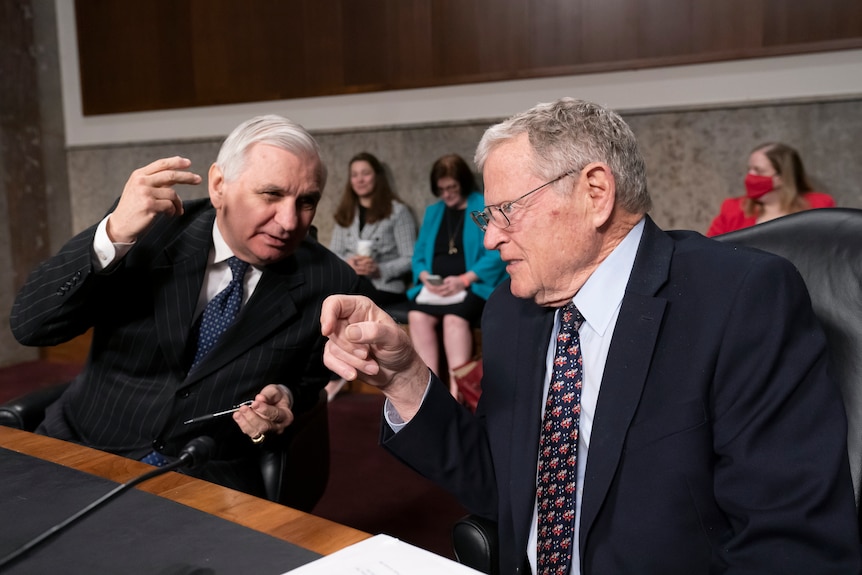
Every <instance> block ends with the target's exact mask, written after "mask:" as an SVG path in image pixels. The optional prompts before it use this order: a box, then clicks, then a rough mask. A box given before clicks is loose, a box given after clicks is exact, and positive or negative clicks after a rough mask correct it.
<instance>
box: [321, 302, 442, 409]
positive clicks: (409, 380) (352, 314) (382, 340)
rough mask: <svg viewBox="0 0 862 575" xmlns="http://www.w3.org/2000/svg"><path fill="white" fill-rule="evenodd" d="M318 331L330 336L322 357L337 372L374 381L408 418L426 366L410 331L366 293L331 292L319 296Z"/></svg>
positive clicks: (424, 383) (416, 404) (425, 378)
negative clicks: (321, 298) (324, 298)
mask: <svg viewBox="0 0 862 575" xmlns="http://www.w3.org/2000/svg"><path fill="white" fill-rule="evenodd" d="M320 328H321V333H322V334H323V335H324V336H325V337H328V338H329V341H328V342H327V343H326V347H325V349H324V353H323V363H325V364H326V366H327V367H328V368H329V369H331V370H332V371H334V372H335V373H337V374H338V375H339V376H341V377H343V378H345V379H347V380H350V381H352V380H354V379H357V378H358V377H361V378H362V381H364V382H366V383H369V384H371V385H374V386H376V387H378V388H379V389H380V390H381V391H382V392H383V393H384V394H386V396H387V397H388V398H389V400H390V401H391V402H392V404H393V406H394V407H395V409H396V410H397V411H398V413H399V414H400V415H401V417H402V418H404V420H405V421H407V420H409V419H410V418H411V417H412V416H413V414H415V413H416V410H418V408H419V405H420V404H421V401H422V396H423V395H424V393H425V388H426V387H427V384H428V378H429V375H428V368H427V367H426V366H425V364H424V363H423V362H422V360H421V359H420V358H419V354H418V353H416V350H415V349H413V345H412V344H411V342H410V336H408V335H407V333H406V332H405V331H404V330H403V329H402V328H401V327H399V326H398V324H396V323H395V321H394V320H393V319H392V317H390V315H389V314H388V313H386V312H385V311H383V310H382V309H380V308H379V307H377V306H376V305H374V303H373V302H372V301H371V300H370V299H368V298H367V297H364V296H349V295H333V296H329V297H328V298H326V300H324V302H323V309H322V310H321V314H320Z"/></svg>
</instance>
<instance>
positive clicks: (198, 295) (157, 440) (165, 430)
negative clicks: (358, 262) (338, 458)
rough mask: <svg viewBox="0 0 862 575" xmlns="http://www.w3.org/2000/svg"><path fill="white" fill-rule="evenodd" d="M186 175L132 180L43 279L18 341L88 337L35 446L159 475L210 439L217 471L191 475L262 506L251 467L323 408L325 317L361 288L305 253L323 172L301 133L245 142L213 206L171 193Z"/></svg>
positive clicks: (255, 133)
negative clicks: (148, 466) (132, 463)
mask: <svg viewBox="0 0 862 575" xmlns="http://www.w3.org/2000/svg"><path fill="white" fill-rule="evenodd" d="M189 167H190V162H189V160H187V159H184V158H181V157H173V158H164V159H160V160H156V161H155V162H153V163H151V164H149V165H148V166H145V167H143V168H140V169H138V170H135V171H134V172H133V173H132V175H131V177H130V178H129V180H128V182H127V184H126V186H125V189H124V190H123V193H122V195H121V197H120V199H119V201H118V202H117V203H116V204H115V206H114V207H113V208H112V209H111V211H110V213H109V214H108V215H107V216H106V217H105V218H104V219H103V220H102V221H101V222H99V223H98V224H96V225H94V226H92V227H90V228H89V229H87V230H85V231H83V232H81V233H80V234H78V235H77V236H76V237H74V238H72V239H71V240H70V241H69V242H68V243H67V244H66V245H65V246H64V247H63V248H62V250H60V252H59V253H58V254H57V255H55V256H54V257H52V258H50V259H48V260H47V261H45V262H43V263H42V264H41V265H39V266H38V268H37V269H36V270H34V271H33V272H32V274H31V275H30V277H29V279H28V280H27V282H26V285H25V286H24V287H23V289H22V290H21V291H20V293H19V294H18V297H17V299H16V301H15V304H14V307H13V309H12V313H11V324H12V330H13V332H14V334H15V336H16V337H17V338H18V340H19V341H20V342H21V343H24V344H27V345H39V346H45V345H54V344H58V343H61V342H63V341H67V340H69V339H71V338H73V337H75V336H76V335H78V334H81V333H83V332H85V331H87V330H88V329H89V328H93V342H92V348H91V350H90V355H89V358H88V360H87V364H86V366H85V368H84V370H83V372H82V373H81V374H80V375H79V376H78V377H77V378H76V379H75V380H74V381H73V382H72V384H71V386H70V387H69V389H68V390H67V391H66V392H65V393H64V394H63V396H62V397H61V398H60V399H59V400H58V401H57V402H56V403H55V404H53V405H52V406H51V407H50V408H49V409H48V411H47V414H46V417H45V420H44V422H43V423H42V425H41V426H40V427H39V429H38V430H37V431H38V432H39V433H43V434H47V435H50V436H53V437H58V438H61V439H66V440H70V441H75V442H79V443H82V444H85V445H89V446H92V447H95V448H98V449H102V450H106V451H110V452H113V453H118V454H120V455H124V456H127V457H131V458H135V459H141V460H143V461H146V462H149V463H153V464H156V465H162V464H164V463H165V462H167V461H171V460H172V458H174V457H176V455H177V453H178V451H179V449H180V448H182V447H183V445H184V444H185V443H187V442H188V441H189V440H190V439H192V438H193V437H195V436H199V435H210V436H212V437H213V438H214V439H215V440H216V444H217V450H216V453H215V456H214V458H213V460H211V461H210V462H209V463H208V464H207V465H206V466H204V467H203V468H202V469H201V470H194V471H193V472H192V473H195V474H197V475H199V476H200V477H202V478H204V479H209V480H211V481H214V482H217V483H221V484H223V485H226V486H228V487H233V488H236V489H240V490H243V491H247V492H250V493H253V494H257V495H265V491H264V485H263V479H262V476H261V473H260V467H259V466H258V465H256V464H255V463H254V460H255V456H256V452H257V450H259V449H260V448H261V447H260V444H261V443H263V442H264V441H265V440H266V438H267V437H273V439H270V441H276V440H277V439H276V437H275V436H277V435H279V434H281V433H282V432H283V431H284V429H285V428H286V427H287V426H289V425H290V424H291V423H292V421H293V420H294V414H295V413H300V412H302V411H304V410H306V409H308V408H309V407H311V406H312V405H314V403H315V402H316V401H317V398H318V395H319V392H320V390H321V389H322V388H323V387H324V385H325V384H326V382H327V380H328V376H329V372H328V370H327V369H326V368H325V367H324V365H323V362H322V354H323V345H324V341H325V340H324V338H323V337H322V336H321V334H320V325H319V315H320V309H321V304H322V302H323V299H324V298H325V297H326V296H327V295H329V294H332V293H344V292H348V291H351V290H354V289H355V284H356V276H355V274H354V273H353V272H352V270H350V268H349V267H348V266H347V265H346V264H345V263H343V262H342V261H341V260H340V259H339V258H338V257H336V256H335V255H334V254H332V253H331V252H329V251H328V250H327V249H325V248H324V247H322V246H321V245H320V244H318V243H317V242H316V241H315V240H314V239H313V238H311V237H309V229H310V227H311V222H312V219H313V218H314V214H315V211H316V209H317V204H318V201H319V200H320V197H321V194H322V192H323V188H324V186H325V184H326V169H325V167H324V165H323V162H322V161H321V159H320V152H319V148H318V146H317V143H316V142H315V141H314V139H313V138H312V137H311V136H310V135H309V134H308V133H307V132H306V131H305V130H304V129H303V128H302V127H301V126H299V125H297V124H295V123H293V122H291V121H289V120H287V119H285V118H282V117H280V116H260V117H257V118H252V119H251V120H249V121H247V122H244V123H243V124H241V125H240V126H238V127H237V128H236V129H235V130H234V131H233V132H232V133H231V134H230V135H229V136H228V137H227V139H226V140H225V142H224V143H223V145H222V147H221V150H220V152H219V155H218V158H217V160H216V162H215V163H214V164H213V165H212V167H211V168H210V170H209V177H208V187H209V198H208V199H206V200H193V201H187V202H183V201H181V199H180V198H179V197H178V195H177V193H176V192H175V191H174V189H173V187H174V186H175V185H177V184H193V185H194V184H199V183H200V182H201V180H202V179H201V177H200V176H199V175H197V174H195V173H193V172H191V171H189ZM248 402H250V405H245V406H243V407H241V408H240V409H239V410H238V411H236V412H235V413H233V414H232V416H228V417H218V418H213V419H210V420H208V421H203V422H196V421H195V420H196V418H197V417H199V416H202V415H206V414H211V413H215V412H219V411H223V410H227V409H229V408H232V407H233V406H237V405H239V404H241V403H248ZM190 420H193V421H192V423H186V422H188V421H190Z"/></svg>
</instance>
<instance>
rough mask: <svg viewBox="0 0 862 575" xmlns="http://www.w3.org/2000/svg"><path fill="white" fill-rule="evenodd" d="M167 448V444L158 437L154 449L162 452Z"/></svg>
mask: <svg viewBox="0 0 862 575" xmlns="http://www.w3.org/2000/svg"><path fill="white" fill-rule="evenodd" d="M164 448H165V442H164V440H162V438H161V437H157V438H155V439H154V440H153V449H155V450H156V451H162V450H163V449H164Z"/></svg>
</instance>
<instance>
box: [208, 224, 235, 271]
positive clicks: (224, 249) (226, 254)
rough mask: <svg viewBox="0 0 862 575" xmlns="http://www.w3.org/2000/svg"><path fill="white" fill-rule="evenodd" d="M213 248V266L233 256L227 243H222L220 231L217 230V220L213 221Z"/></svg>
mask: <svg viewBox="0 0 862 575" xmlns="http://www.w3.org/2000/svg"><path fill="white" fill-rule="evenodd" d="M213 248H214V250H213V253H214V254H215V256H214V257H215V259H214V260H213V263H214V264H218V263H221V262H223V261H225V260H227V259H229V258H231V257H233V255H234V253H233V252H232V251H231V249H230V248H229V247H228V245H227V242H225V241H224V238H223V237H222V235H221V231H220V230H219V229H218V221H217V220H216V221H213Z"/></svg>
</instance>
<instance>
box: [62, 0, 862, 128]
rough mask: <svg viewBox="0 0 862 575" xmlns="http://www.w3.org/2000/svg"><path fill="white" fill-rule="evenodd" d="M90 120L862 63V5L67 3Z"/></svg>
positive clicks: (817, 0)
mask: <svg viewBox="0 0 862 575" xmlns="http://www.w3.org/2000/svg"><path fill="white" fill-rule="evenodd" d="M75 7H76V15H77V25H78V43H79V51H80V62H81V64H80V66H81V70H80V74H81V85H82V92H83V94H82V96H83V102H84V113H85V114H88V115H89V114H104V113H115V112H128V111H137V110H155V109H165V108H177V107H186V106H207V105H216V104H230V103H241V102H253V101H266V100H274V99H288V98H300V97H315V96H326V95H332V94H347V93H358V92H371V91H380V90H392V89H408V88H419V87H427V86H440V85H449V84H458V83H468V82H481V81H489V80H507V79H515V78H531V77H541V76H550V75H560V74H576V73H584V72H597V71H611V70H621V69H634V68H646V67H650V66H666V65H674V64H689V63H697V62H710V61H716V60H726V59H734V58H750V57H757V56H770V55H778V54H793V53H804V52H812V51H820V50H834V49H843V48H855V47H862V2H860V1H859V0H722V1H720V2H695V1H692V0H649V1H644V0H280V1H277V0H76V1H75Z"/></svg>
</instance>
